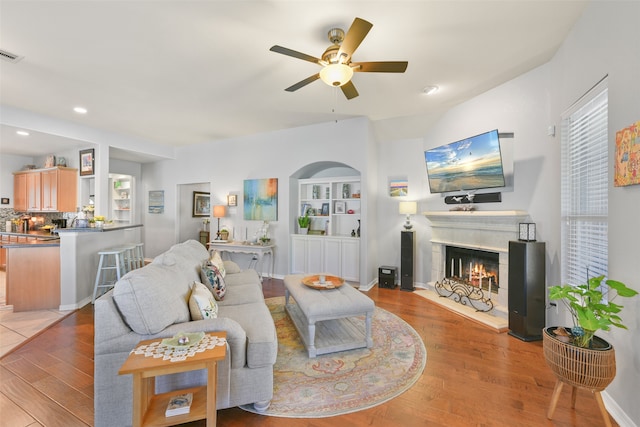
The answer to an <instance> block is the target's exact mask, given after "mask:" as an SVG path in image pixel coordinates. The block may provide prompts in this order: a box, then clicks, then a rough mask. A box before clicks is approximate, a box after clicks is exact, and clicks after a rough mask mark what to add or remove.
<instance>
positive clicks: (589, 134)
mask: <svg viewBox="0 0 640 427" xmlns="http://www.w3.org/2000/svg"><path fill="white" fill-rule="evenodd" d="M607 120H608V90H607V82H606V78H605V79H604V80H603V81H601V82H600V83H598V84H597V85H596V86H595V87H594V88H593V89H591V90H590V91H589V92H588V93H587V94H585V95H584V96H583V97H582V98H581V99H580V100H579V101H578V102H576V103H575V104H574V105H573V106H572V107H571V108H570V109H569V110H568V111H567V112H565V113H564V114H563V115H562V126H561V132H562V133H561V144H562V162H561V164H562V166H561V167H562V169H561V174H562V180H561V185H562V189H561V199H562V200H561V204H562V208H561V209H562V243H561V246H562V262H561V265H562V267H561V274H562V283H566V284H572V285H578V284H581V283H585V282H586V281H587V279H588V278H589V277H594V276H599V275H605V276H606V275H607V268H608V267H607V266H608V187H609V161H608V148H607V145H608V140H607V134H608V132H607Z"/></svg>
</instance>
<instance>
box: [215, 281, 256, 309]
mask: <svg viewBox="0 0 640 427" xmlns="http://www.w3.org/2000/svg"><path fill="white" fill-rule="evenodd" d="M254 302H261V303H263V304H264V295H263V293H262V288H260V286H258V285H256V284H253V283H245V284H237V285H233V286H227V293H226V294H225V296H224V300H223V301H218V305H219V306H222V305H225V306H226V305H241V304H250V303H254Z"/></svg>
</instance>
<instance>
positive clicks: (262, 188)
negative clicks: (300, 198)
mask: <svg viewBox="0 0 640 427" xmlns="http://www.w3.org/2000/svg"><path fill="white" fill-rule="evenodd" d="M244 219H246V220H257V221H277V220H278V178H265V179H245V180H244Z"/></svg>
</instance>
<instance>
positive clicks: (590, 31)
mask: <svg viewBox="0 0 640 427" xmlns="http://www.w3.org/2000/svg"><path fill="white" fill-rule="evenodd" d="M638 16H640V2H592V3H590V5H589V7H588V9H587V10H586V12H585V14H584V16H583V17H582V19H581V20H580V21H579V22H578V23H577V25H576V26H575V28H574V29H573V30H572V32H571V33H570V34H569V36H568V37H567V39H566V41H565V43H564V44H563V46H562V47H561V49H560V50H559V52H558V53H557V55H556V56H555V57H554V58H553V60H552V61H550V62H549V63H548V64H545V65H543V66H541V67H539V68H537V69H535V70H532V71H531V72H529V73H526V74H524V75H522V76H520V77H518V78H516V79H513V80H512V81H510V82H508V83H506V84H503V85H501V86H499V87H497V88H495V89H493V90H491V91H488V92H486V93H484V94H481V95H479V96H477V97H475V98H474V99H472V100H470V101H468V102H465V103H463V104H460V105H459V106H456V107H454V108H452V109H450V110H449V111H448V112H447V113H446V114H444V115H443V116H442V118H441V119H440V120H437V121H436V122H435V123H434V125H433V126H432V127H431V128H430V129H429V131H428V132H427V133H426V135H425V138H424V142H423V144H420V141H416V140H407V141H392V142H386V143H384V144H382V145H381V149H380V160H381V162H380V168H381V169H380V174H379V176H378V186H379V187H380V188H385V186H387V185H388V184H387V178H388V177H389V176H398V175H400V176H402V175H404V176H408V178H409V197H408V198H407V199H411V200H420V201H421V203H420V208H421V210H423V211H424V210H447V209H448V206H447V205H445V204H444V201H443V198H442V196H441V195H430V194H429V190H428V186H427V185H426V172H425V170H424V162H423V160H422V158H421V155H422V151H424V150H425V149H428V148H432V147H436V146H439V145H442V144H445V143H448V142H452V141H456V140H459V139H462V138H465V137H468V136H472V135H475V134H478V133H480V132H483V131H487V130H490V129H493V128H498V129H499V130H500V131H501V132H513V133H514V134H515V135H514V136H515V137H514V138H513V139H512V140H502V141H501V142H502V143H503V148H504V144H506V145H507V147H506V148H507V150H508V152H509V154H510V155H511V156H512V159H513V176H512V184H511V185H510V188H507V189H505V190H503V192H502V200H503V201H502V203H495V204H478V205H477V208H478V209H481V210H525V211H527V212H529V214H530V216H531V219H532V220H533V221H534V222H536V223H537V225H538V227H537V230H538V233H537V234H538V240H540V241H545V242H546V250H547V272H546V273H547V274H546V276H547V284H548V286H550V285H554V284H559V283H560V266H561V262H562V260H561V256H560V132H559V125H560V116H561V114H562V112H563V111H564V110H565V109H567V108H568V107H569V106H571V104H573V103H574V102H575V101H576V100H578V98H580V96H582V95H583V94H584V93H586V92H587V91H588V90H589V89H590V88H591V87H592V86H593V85H594V84H596V83H597V82H598V81H599V80H600V79H601V78H602V77H604V76H605V75H607V74H608V75H609V140H610V145H609V146H610V153H609V156H610V157H609V165H610V171H611V172H610V174H611V176H613V153H614V146H615V132H616V131H617V130H619V129H622V128H624V127H627V126H629V125H631V124H632V123H634V122H636V121H638V120H640V96H639V94H640V79H638V76H640V44H639V41H640V26H639V25H638V23H637V17H638ZM549 126H555V127H556V130H557V131H556V136H555V137H552V136H548V135H547V129H548V127H549ZM416 159H419V160H420V161H417V160H416ZM611 181H612V180H611ZM609 195H610V196H609V218H610V225H609V227H610V228H609V276H610V277H611V278H614V279H616V280H621V281H623V282H625V283H627V284H628V285H630V286H631V287H633V288H635V289H637V290H640V279H639V277H640V276H639V275H638V273H637V263H638V260H639V259H640V247H639V245H638V242H640V227H639V226H638V211H639V209H640V185H636V186H631V187H625V188H614V187H613V182H611V183H610V192H609ZM378 209H379V213H380V222H379V226H378V230H379V231H380V234H379V239H380V243H381V244H380V245H379V247H380V248H391V249H392V250H390V251H386V250H384V251H383V250H382V249H381V251H382V253H381V256H380V260H381V262H382V263H391V264H394V263H395V264H396V265H397V264H398V262H399V261H398V259H399V258H398V255H397V252H398V246H399V243H398V241H399V239H398V238H397V234H398V233H397V230H398V229H400V223H401V221H400V220H399V219H398V218H397V214H396V212H397V202H396V200H393V199H392V198H390V197H381V198H380V200H379V203H378ZM414 222H415V227H416V229H417V230H418V232H419V240H418V244H419V245H420V246H421V247H422V248H421V249H420V250H419V256H424V257H425V258H426V260H424V263H425V264H428V263H429V260H430V255H429V254H430V247H429V244H428V239H429V237H430V232H429V225H428V221H426V220H425V221H423V222H420V221H414ZM423 228H424V231H423ZM429 273H430V268H428V267H427V268H426V269H425V266H424V265H423V266H422V271H419V270H418V269H417V271H416V274H417V276H418V281H420V280H425V281H426V280H429V279H430V278H429V277H428V275H429ZM432 279H433V278H432ZM620 302H621V303H622V304H623V305H626V306H627V307H626V309H625V310H624V311H623V320H624V323H625V324H626V325H627V326H628V327H629V330H628V331H624V330H615V331H612V332H611V333H608V334H607V333H605V334H602V335H603V337H604V338H606V339H608V340H610V341H611V342H612V343H613V344H614V346H615V348H616V355H617V364H618V375H617V377H616V379H615V380H614V382H613V383H612V385H611V386H610V387H609V388H608V389H607V390H606V393H605V399H606V401H607V407H608V409H609V411H610V412H611V413H612V414H613V415H614V417H615V418H616V420H617V421H618V423H620V424H621V425H624V426H637V425H639V424H640V406H638V405H637V399H638V392H639V391H640V351H639V349H640V347H639V346H638V343H639V342H640V316H639V313H640V298H638V297H636V298H635V299H634V300H632V301H620ZM568 322H569V320H568V318H567V316H566V314H565V313H563V312H560V314H559V315H558V314H556V310H555V309H551V310H548V311H547V324H549V325H552V324H562V325H565V324H569V323H568Z"/></svg>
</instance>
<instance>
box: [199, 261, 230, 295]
mask: <svg viewBox="0 0 640 427" xmlns="http://www.w3.org/2000/svg"><path fill="white" fill-rule="evenodd" d="M200 280H202V283H204V284H205V286H207V288H209V290H210V291H211V293H212V294H213V296H214V297H215V299H216V300H218V301H222V300H223V299H224V294H225V292H226V291H227V285H226V284H225V283H224V277H222V274H220V270H218V267H216V266H215V265H213V264H211V263H210V262H207V263H206V264H205V265H203V266H202V269H201V270H200Z"/></svg>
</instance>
